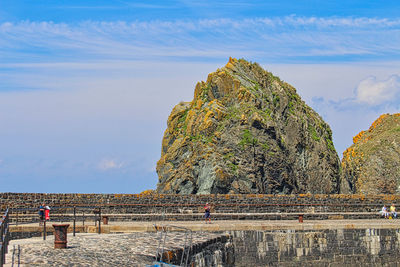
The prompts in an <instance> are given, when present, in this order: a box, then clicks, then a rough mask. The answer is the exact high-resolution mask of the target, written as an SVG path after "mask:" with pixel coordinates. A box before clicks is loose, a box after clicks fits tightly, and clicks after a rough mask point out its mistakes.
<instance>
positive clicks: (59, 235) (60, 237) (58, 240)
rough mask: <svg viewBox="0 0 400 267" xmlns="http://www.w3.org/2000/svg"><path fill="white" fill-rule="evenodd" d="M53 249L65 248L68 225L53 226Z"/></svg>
mask: <svg viewBox="0 0 400 267" xmlns="http://www.w3.org/2000/svg"><path fill="white" fill-rule="evenodd" d="M53 227H54V248H67V233H68V227H69V224H53Z"/></svg>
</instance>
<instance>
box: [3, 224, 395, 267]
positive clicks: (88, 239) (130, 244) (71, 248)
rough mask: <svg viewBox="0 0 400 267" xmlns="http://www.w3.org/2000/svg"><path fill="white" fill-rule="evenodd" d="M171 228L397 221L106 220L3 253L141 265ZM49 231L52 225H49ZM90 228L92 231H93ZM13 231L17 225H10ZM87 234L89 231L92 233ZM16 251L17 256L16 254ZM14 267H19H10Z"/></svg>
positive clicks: (30, 260)
mask: <svg viewBox="0 0 400 267" xmlns="http://www.w3.org/2000/svg"><path fill="white" fill-rule="evenodd" d="M166 224H169V225H175V226H180V227H186V228H189V229H191V230H193V231H196V232H194V243H201V242H204V241H206V240H209V239H212V238H215V237H217V236H219V235H220V234H218V233H215V231H232V230H260V231H262V230H286V229H291V230H313V229H314V230H322V229H370V228H372V229H398V228H400V219H399V220H385V219H381V220H326V221H304V222H303V223H299V222H297V221H294V220H292V221H214V222H212V223H211V224H205V223H204V222H199V221H194V222H193V221H192V222H188V221H177V222H120V223H116V222H110V224H109V225H103V226H102V229H103V231H104V232H107V233H110V234H96V233H95V232H96V229H95V228H94V226H93V225H91V226H87V227H88V228H87V230H89V231H88V232H89V233H81V234H77V236H75V237H73V236H72V234H68V248H67V249H54V237H53V236H52V235H50V236H48V238H47V240H46V241H43V239H42V238H29V239H20V240H12V241H11V242H10V246H9V253H8V254H7V264H6V265H5V266H7V267H11V263H12V258H13V255H14V262H17V255H18V247H19V248H20V252H21V253H20V255H21V257H20V259H21V263H22V265H20V266H45V267H47V266H145V265H146V264H150V263H151V262H152V261H153V260H154V255H155V253H156V250H157V246H158V234H159V233H156V232H155V229H156V228H155V226H154V225H157V226H161V225H166ZM18 227H23V228H24V229H25V230H29V229H30V228H31V230H32V228H36V227H38V226H37V224H32V225H24V226H18ZM49 227H51V223H50V224H49ZM91 227H92V228H91ZM13 228H14V230H16V229H17V228H15V226H13ZM90 232H91V233H90ZM169 237H170V238H168V239H167V241H168V242H167V243H166V249H176V248H179V247H182V246H183V244H184V237H185V236H184V232H178V233H174V234H171V235H170V236H169ZM14 248H15V253H13V252H14ZM14 266H17V265H15V264H14Z"/></svg>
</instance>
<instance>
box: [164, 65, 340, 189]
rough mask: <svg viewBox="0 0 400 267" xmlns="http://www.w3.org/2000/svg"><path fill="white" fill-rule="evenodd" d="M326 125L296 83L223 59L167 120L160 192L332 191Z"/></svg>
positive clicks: (335, 183)
mask: <svg viewBox="0 0 400 267" xmlns="http://www.w3.org/2000/svg"><path fill="white" fill-rule="evenodd" d="M339 166H340V160H339V158H338V156H337V154H336V151H335V148H334V146H333V143H332V133H331V129H330V127H329V126H328V125H327V124H326V123H325V122H324V121H323V120H322V118H321V117H320V116H319V115H318V114H317V113H316V112H314V111H313V110H312V109H311V108H310V107H309V106H307V105H306V104H305V103H304V102H303V101H302V100H301V98H300V96H299V95H298V94H297V93H296V90H295V88H293V87H292V86H291V85H289V84H287V83H285V82H283V81H281V80H280V79H279V78H278V77H275V76H273V75H272V74H271V73H269V72H267V71H265V70H263V69H262V68H261V67H260V66H259V65H258V64H256V63H254V64H251V63H249V62H247V61H245V60H242V59H241V60H236V59H229V62H228V64H227V65H226V66H225V67H223V68H222V69H218V70H217V71H216V72H214V73H211V74H209V75H208V78H207V81H206V82H200V83H198V84H197V85H196V88H195V92H194V98H193V101H192V102H182V103H179V104H178V105H177V106H175V107H174V109H173V110H172V112H171V115H170V116H169V118H168V129H167V130H166V131H165V133H164V138H163V141H162V151H161V159H160V160H159V161H158V163H157V173H158V176H159V183H158V186H157V191H158V192H160V193H180V194H210V193H274V194H275V193H307V192H310V193H337V192H339V187H340V181H339V179H340V178H339V177H340V175H339Z"/></svg>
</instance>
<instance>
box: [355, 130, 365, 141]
mask: <svg viewBox="0 0 400 267" xmlns="http://www.w3.org/2000/svg"><path fill="white" fill-rule="evenodd" d="M364 133H365V131H361V132H359V133H358V134H357V135H356V136H354V137H353V144H356V143H357V142H358V141H360V140H361V139H362V138H363V135H364Z"/></svg>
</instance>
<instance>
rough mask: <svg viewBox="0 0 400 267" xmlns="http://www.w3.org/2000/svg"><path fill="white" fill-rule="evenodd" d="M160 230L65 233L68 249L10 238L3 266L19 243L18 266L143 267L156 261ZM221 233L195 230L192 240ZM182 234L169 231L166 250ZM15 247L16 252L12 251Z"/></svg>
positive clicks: (50, 240)
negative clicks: (113, 232)
mask: <svg viewBox="0 0 400 267" xmlns="http://www.w3.org/2000/svg"><path fill="white" fill-rule="evenodd" d="M159 235H160V233H155V232H154V233H151V232H150V233H149V232H147V233H145V232H141V233H130V234H103V235H99V234H87V233H85V234H77V235H76V236H75V237H73V236H72V235H68V248H67V249H54V237H53V236H51V237H48V238H47V240H43V239H42V238H28V239H19V240H12V241H11V242H10V245H9V253H8V254H7V258H6V262H7V264H5V265H4V266H5V267H11V266H12V262H14V266H18V265H16V264H17V262H18V260H17V258H18V257H17V255H18V246H19V247H20V251H21V252H20V255H21V256H20V263H21V265H20V266H21V267H25V266H43V267H50V266H82V267H85V266H87V267H89V266H146V264H151V263H152V262H153V261H154V260H155V254H156V251H157V247H158V244H159ZM218 236H220V234H215V233H204V232H198V233H194V234H193V243H202V242H205V241H207V240H209V239H212V238H216V237H218ZM185 238H186V236H185V233H183V232H172V233H169V234H168V237H167V239H166V243H165V249H166V250H174V249H178V248H182V247H183V246H184V244H185ZM14 250H15V251H14ZM13 254H14V261H13Z"/></svg>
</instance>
